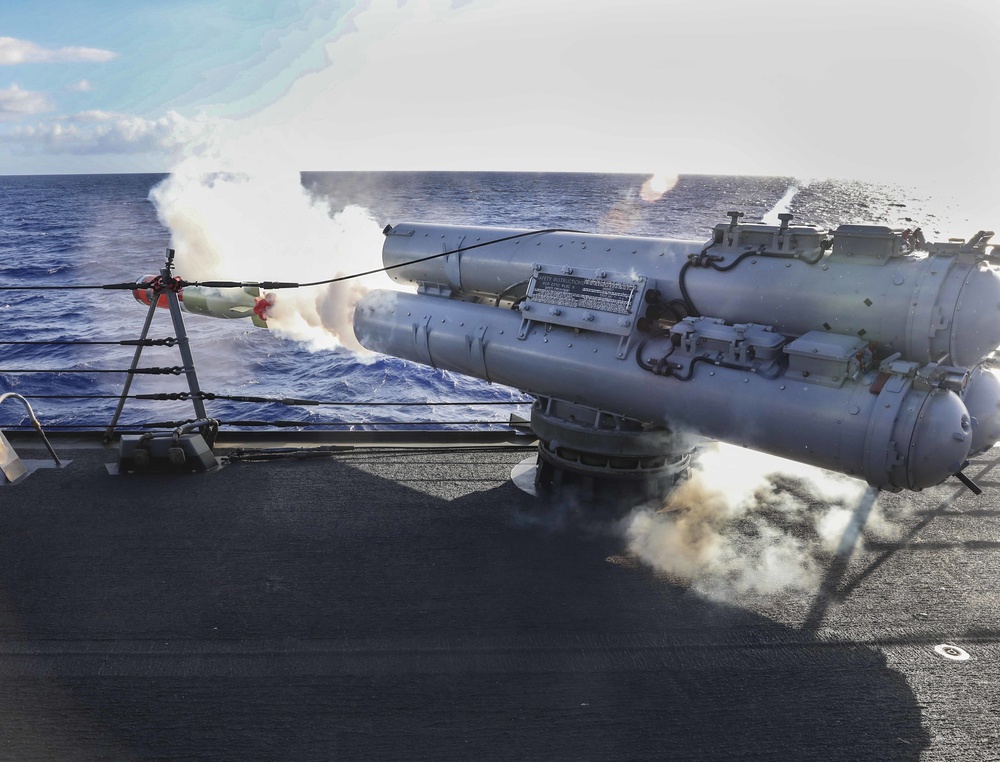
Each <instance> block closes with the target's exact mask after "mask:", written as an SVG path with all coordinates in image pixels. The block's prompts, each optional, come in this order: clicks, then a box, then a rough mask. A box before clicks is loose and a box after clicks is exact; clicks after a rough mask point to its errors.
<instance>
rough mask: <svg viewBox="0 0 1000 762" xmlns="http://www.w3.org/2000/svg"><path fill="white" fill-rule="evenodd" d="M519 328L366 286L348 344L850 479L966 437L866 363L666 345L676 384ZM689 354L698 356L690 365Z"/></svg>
mask: <svg viewBox="0 0 1000 762" xmlns="http://www.w3.org/2000/svg"><path fill="white" fill-rule="evenodd" d="M521 325H522V321H521V318H520V316H519V315H518V313H517V312H516V311H513V310H505V309H497V308H494V307H490V306H488V305H482V304H473V303H469V302H462V301H458V300H454V299H443V298H438V297H429V296H422V295H414V294H403V293H396V292H387V291H373V292H371V293H369V294H367V295H366V296H365V297H364V298H362V299H361V301H360V302H359V303H358V307H357V310H356V311H355V316H354V326H355V334H356V335H357V337H358V340H359V341H360V342H361V343H362V344H363V345H364V346H366V347H368V348H369V349H372V350H374V351H377V352H382V353H385V354H390V355H395V356H397V357H402V358H404V359H407V360H412V361H415V362H422V363H425V364H427V365H432V366H434V367H435V368H439V369H443V370H452V371H457V372H459V373H465V374H468V375H473V376H478V377H480V378H484V379H486V380H488V381H491V382H495V383H500V384H506V385H508V386H513V387H515V388H517V389H521V390H522V391H525V392H527V393H529V394H532V395H538V396H542V397H554V398H556V399H560V400H567V401H569V402H573V403H578V404H581V405H587V406H590V407H592V408H595V409H597V410H605V411H608V412H611V413H615V414H618V415H624V416H628V417H630V418H634V419H636V420H638V421H643V422H648V423H652V424H656V425H659V426H664V427H667V428H670V429H672V430H674V431H686V432H691V433H693V434H696V435H700V436H705V437H711V438H714V439H719V440H722V441H724V442H731V443H733V444H738V445H741V446H744V447H750V448H752V449H756V450H761V451H763V452H767V453H770V454H772V455H777V456H779V457H784V458H790V459H793V460H797V461H800V462H803V463H809V464H811V465H816V466H820V467H823V468H828V469H831V470H836V471H840V472H841V473H846V474H850V475H853V476H859V477H861V478H863V479H865V480H866V481H868V482H869V483H870V484H874V485H876V486H879V487H882V488H889V489H894V490H898V489H923V488H925V487H929V486H933V485H935V484H938V483H940V482H942V481H943V480H945V479H947V478H948V477H949V476H951V475H952V474H954V473H956V472H958V471H960V470H961V469H962V464H963V463H964V461H965V459H966V456H967V455H968V454H969V450H970V447H971V445H972V436H971V433H972V426H971V421H970V417H969V413H968V410H967V409H966V408H965V406H964V405H963V403H962V401H961V400H960V399H959V397H958V396H957V395H956V394H954V393H953V392H950V391H946V390H939V389H935V390H927V389H923V390H917V389H916V388H915V387H914V385H913V380H912V379H908V378H905V377H903V376H901V375H897V376H893V377H892V378H890V379H889V380H888V381H887V382H886V383H885V384H884V386H883V387H882V388H881V389H880V390H876V391H875V392H874V393H872V390H873V389H875V386H874V382H875V379H876V377H877V375H878V374H877V373H876V372H874V371H873V372H871V373H868V374H866V375H864V376H859V377H857V378H855V379H852V380H851V381H850V383H845V379H844V378H843V377H841V378H840V379H839V384H838V385H837V386H833V385H831V384H816V383H814V382H813V379H811V378H808V379H802V378H801V377H800V376H793V375H792V372H791V371H789V372H788V373H785V375H784V376H777V377H768V375H767V374H765V373H761V372H757V368H755V367H747V368H745V369H736V368H734V367H731V364H730V366H729V367H716V366H715V365H714V364H713V362H711V361H707V360H706V359H705V358H701V357H698V358H694V359H692V357H691V356H690V355H686V356H685V355H683V354H682V351H675V352H674V353H673V354H672V355H670V359H671V360H675V359H677V358H680V357H682V356H684V357H685V359H686V363H687V365H686V367H684V368H683V373H679V374H677V375H678V376H682V375H686V376H687V377H688V380H681V379H680V378H679V377H664V376H656V375H654V374H652V373H650V372H648V371H647V370H645V369H643V368H641V367H639V365H638V364H637V363H636V362H635V360H634V358H629V359H627V360H623V359H619V357H618V355H619V347H620V342H619V337H617V336H615V335H613V334H607V333H604V332H589V331H583V332H579V331H575V330H572V329H569V330H567V329H564V328H561V327H552V326H548V327H546V326H543V325H542V324H539V323H531V324H530V326H531V327H530V328H529V329H528V330H527V331H524V332H523V333H519V327H520V326H521ZM680 325H683V324H680ZM723 327H724V326H720V328H723ZM724 328H726V330H729V331H733V330H734V329H733V328H731V327H724ZM800 341H801V339H800ZM668 346H669V344H668ZM639 351H640V349H638V348H637V349H634V350H630V353H633V354H634V353H635V352H639ZM697 360H704V362H703V364H701V365H697V366H696V361H697ZM678 362H681V361H680V360H679V361H678ZM805 375H806V376H808V375H809V373H808V372H806V373H805ZM855 375H857V374H855ZM996 411H997V407H996V399H994V411H993V412H994V415H996Z"/></svg>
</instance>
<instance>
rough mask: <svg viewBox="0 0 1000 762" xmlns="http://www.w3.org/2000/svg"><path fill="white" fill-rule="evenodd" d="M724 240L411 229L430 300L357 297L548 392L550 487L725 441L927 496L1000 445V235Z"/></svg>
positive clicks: (450, 352) (472, 363)
mask: <svg viewBox="0 0 1000 762" xmlns="http://www.w3.org/2000/svg"><path fill="white" fill-rule="evenodd" d="M740 216H741V215H740V214H739V213H736V212H733V213H731V214H730V217H731V220H730V222H729V223H728V224H726V223H724V224H721V225H718V226H717V227H715V228H714V230H713V231H712V234H711V237H710V238H709V240H708V241H705V242H698V241H683V240H672V239H665V238H640V237H626V236H603V235H594V234H584V233H576V232H569V231H541V232H540V231H529V230H517V229H500V228H484V227H456V226H444V225H433V224H412V223H403V224H399V225H396V226H390V227H387V228H386V230H385V231H384V232H385V243H384V246H383V263H384V264H385V266H386V267H387V268H392V269H390V270H389V272H390V274H391V275H392V277H393V278H394V279H395V280H397V281H398V282H400V283H405V284H407V285H416V286H417V293H416V294H409V293H397V292H391V291H375V292H371V293H369V294H368V295H367V296H365V297H364V298H363V299H362V300H361V302H360V303H359V305H358V307H357V309H356V311H355V319H354V327H355V334H356V336H357V338H358V340H359V341H360V342H361V344H362V345H364V346H365V347H367V348H369V349H371V350H374V351H377V352H383V353H386V354H391V355H395V356H398V357H402V358H405V359H408V360H412V361H415V362H421V363H424V364H426V365H431V366H433V367H436V368H440V369H445V370H451V371H456V372H459V373H464V374H467V375H471V376H476V377H478V378H482V379H485V380H487V381H490V382H494V383H501V384H506V385H509V386H512V387H515V388H518V389H521V390H523V391H524V392H527V393H528V394H530V395H532V396H534V397H535V403H534V405H533V407H532V419H531V425H532V428H533V430H534V432H535V434H536V435H537V436H538V438H539V459H538V468H537V473H536V484H537V486H538V487H539V488H540V489H541V490H542V491H543V492H544V491H547V490H549V489H554V488H558V487H559V486H560V484H563V483H567V482H575V483H582V484H585V485H588V484H596V483H598V482H602V483H608V482H609V481H610V483H615V484H623V485H628V484H639V483H656V484H660V485H662V484H664V483H666V484H669V483H671V482H672V481H673V480H675V479H676V478H678V477H679V476H680V475H681V474H683V472H684V471H685V470H686V468H687V465H688V459H689V455H690V452H691V447H692V437H708V438H712V439H718V440H721V441H726V442H730V443H733V444H737V445H742V446H745V447H749V448H752V449H756V450H760V451H763V452H767V453H771V454H773V455H777V456H780V457H785V458H790V459H792V460H796V461H800V462H804V463H808V464H811V465H815V466H819V467H822V468H826V469H830V470H833V471H838V472H841V473H844V474H848V475H851V476H856V477H859V478H862V479H864V480H866V481H867V482H869V483H870V484H872V485H874V486H876V487H879V488H882V489H887V490H893V491H898V490H921V489H925V488H927V487H930V486H933V485H936V484H939V483H940V482H942V481H944V480H945V479H947V478H949V477H950V476H953V475H959V476H960V478H963V480H965V478H964V476H962V475H961V471H962V468H963V467H964V466H965V464H966V462H967V459H968V458H969V456H970V455H971V454H976V453H979V452H982V451H984V450H986V449H988V448H989V447H991V446H992V445H993V444H994V443H995V442H996V441H997V439H998V438H1000V377H998V375H997V373H996V372H995V371H994V370H993V369H992V367H991V364H990V363H991V359H992V352H993V350H994V349H995V348H996V347H997V346H998V345H1000V319H998V318H1000V274H998V268H997V266H996V263H995V262H994V252H993V250H992V249H991V248H990V247H989V246H988V241H989V238H990V236H991V235H992V233H989V232H987V231H982V232H980V233H977V234H976V235H975V236H973V237H972V238H971V239H969V240H968V241H961V242H959V241H949V242H944V243H926V242H923V241H922V240H921V241H917V240H914V239H913V238H912V237H907V236H904V235H903V234H902V233H901V232H900V231H896V230H893V229H891V228H887V227H883V226H876V225H841V226H840V227H838V228H837V229H836V230H834V231H832V232H828V231H826V230H822V229H820V228H816V227H812V226H791V225H790V224H789V222H790V220H791V216H790V215H784V216H782V219H781V224H780V225H774V226H772V225H763V224H741V223H740V221H739V218H740Z"/></svg>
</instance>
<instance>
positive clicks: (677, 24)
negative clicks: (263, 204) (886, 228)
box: [0, 0, 1000, 205]
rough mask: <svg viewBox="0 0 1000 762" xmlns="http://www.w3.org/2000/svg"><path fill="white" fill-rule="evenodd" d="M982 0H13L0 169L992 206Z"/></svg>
mask: <svg viewBox="0 0 1000 762" xmlns="http://www.w3.org/2000/svg"><path fill="white" fill-rule="evenodd" d="M998 42H1000V3H998V2H996V1H995V0H947V2H944V1H941V0H905V1H904V0H835V1H834V0H809V1H808V2H805V1H804V0H614V1H612V0H601V1H600V2H598V1H597V0H387V1H386V0H314V1H312V2H308V1H307V0H88V2H79V0H4V1H3V3H2V4H0V174H48V173H100V172H165V171H170V170H171V169H172V168H173V167H174V166H176V165H177V164H178V163H179V162H181V161H183V160H185V159H187V158H190V157H191V156H192V155H201V156H207V157H211V156H214V155H216V154H217V153H218V152H219V151H220V150H221V149H220V146H239V147H240V150H239V151H233V152H230V153H231V154H232V155H237V156H243V157H253V156H261V155H262V154H267V155H268V158H269V160H271V161H275V162H280V163H283V164H287V165H288V166H289V167H295V168H296V169H298V170H423V169H427V170H433V169H441V170H529V171H598V172H609V171H610V172H636V173H664V172H667V173H704V174H714V173H719V174H754V175H781V176H792V177H801V178H824V177H844V178H856V179H870V180H877V181H887V182H902V183H907V184H915V185H924V186H928V187H942V186H946V187H954V188H962V189H965V190H966V191H974V193H975V194H978V195H979V196H981V197H989V198H990V199H991V200H992V201H991V202H995V203H997V204H998V205H1000V193H998V191H997V190H996V189H995V188H994V186H996V185H997V184H998V183H997V178H998V177H1000V174H998V172H997V170H998V169H1000V147H998V146H997V145H996V143H997V141H996V140H995V135H996V134H997V132H998V130H997V127H998V124H1000V121H998V117H1000V114H998V109H1000V105H998V101H1000V46H998Z"/></svg>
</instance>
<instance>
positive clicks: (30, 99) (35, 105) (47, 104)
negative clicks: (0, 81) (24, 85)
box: [0, 84, 53, 119]
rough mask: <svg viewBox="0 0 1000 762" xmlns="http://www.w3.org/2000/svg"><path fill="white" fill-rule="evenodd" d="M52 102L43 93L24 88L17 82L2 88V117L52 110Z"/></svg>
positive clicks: (0, 113) (0, 91)
mask: <svg viewBox="0 0 1000 762" xmlns="http://www.w3.org/2000/svg"><path fill="white" fill-rule="evenodd" d="M52 108H53V105H52V102H51V101H50V100H49V99H48V98H47V97H46V96H45V95H44V94H43V93H36V92H32V91H31V90H22V89H21V88H20V87H18V86H17V85H15V84H12V85H11V86H10V87H8V88H3V89H0V119H3V118H5V117H6V118H10V117H22V116H25V115H29V114H41V113H44V112H46V111H51V110H52Z"/></svg>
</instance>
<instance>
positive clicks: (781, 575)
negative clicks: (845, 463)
mask: <svg viewBox="0 0 1000 762" xmlns="http://www.w3.org/2000/svg"><path fill="white" fill-rule="evenodd" d="M867 489H868V485H867V484H865V483H864V482H861V481H859V480H856V479H851V478H848V477H846V476H840V475H837V474H833V473H830V472H827V471H823V470H821V469H817V468H812V467H810V466H805V465H802V464H797V463H794V462H791V461H786V460H783V459H779V458H773V457H771V456H768V455H764V454H762V453H757V452H753V451H750V450H744V449H741V448H738V447H734V446H731V445H724V444H721V443H720V444H714V445H711V446H709V447H707V448H706V449H704V450H703V451H702V452H701V453H700V455H699V457H698V458H697V461H696V463H695V466H694V468H693V471H692V475H691V478H690V479H688V480H687V481H686V482H684V483H683V484H682V485H681V486H680V487H678V488H677V489H676V490H674V492H673V493H672V494H671V495H670V496H669V497H668V499H667V502H666V504H665V505H664V506H663V507H662V508H661V509H659V510H653V509H651V508H641V509H637V510H635V511H633V512H632V514H631V515H629V516H628V517H627V518H626V519H625V520H624V521H623V523H622V530H623V532H624V535H625V537H626V539H627V541H628V547H629V551H630V552H631V553H632V554H633V555H634V556H636V557H638V558H639V559H640V560H642V561H643V562H645V563H646V564H648V565H650V566H652V567H653V568H655V569H657V570H658V571H660V572H662V573H664V574H665V575H666V576H668V577H669V578H672V579H675V580H677V581H679V582H682V583H684V584H688V585H690V586H691V587H692V588H693V589H695V590H696V591H698V592H699V593H702V594H704V595H706V596H709V597H712V598H718V599H723V600H730V599H734V598H736V597H738V596H741V595H746V594H749V593H756V594H763V595H767V594H771V593H776V592H779V591H782V590H789V589H800V590H804V591H815V590H817V589H818V588H819V585H820V582H821V579H820V572H821V569H822V567H823V563H824V561H825V560H829V559H830V558H832V557H833V556H834V555H835V554H836V553H837V552H845V549H846V552H848V553H850V552H851V551H853V550H854V549H856V548H857V547H858V546H859V543H860V537H856V536H855V534H858V535H859V534H860V532H861V531H862V530H864V532H866V533H868V534H877V535H880V536H881V535H889V534H891V533H892V527H891V525H890V524H889V523H888V522H887V520H886V519H885V517H884V516H883V515H882V514H881V511H880V510H879V506H878V503H877V502H876V503H875V505H874V506H873V507H872V508H871V511H870V513H868V515H867V516H866V517H865V518H866V521H865V523H864V526H858V525H857V523H858V522H857V521H856V511H857V509H858V508H859V506H861V505H862V504H863V502H864V500H865V499H866V495H865V493H866V490H867ZM845 533H855V534H848V536H847V537H846V541H845ZM855 540H857V542H855Z"/></svg>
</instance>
